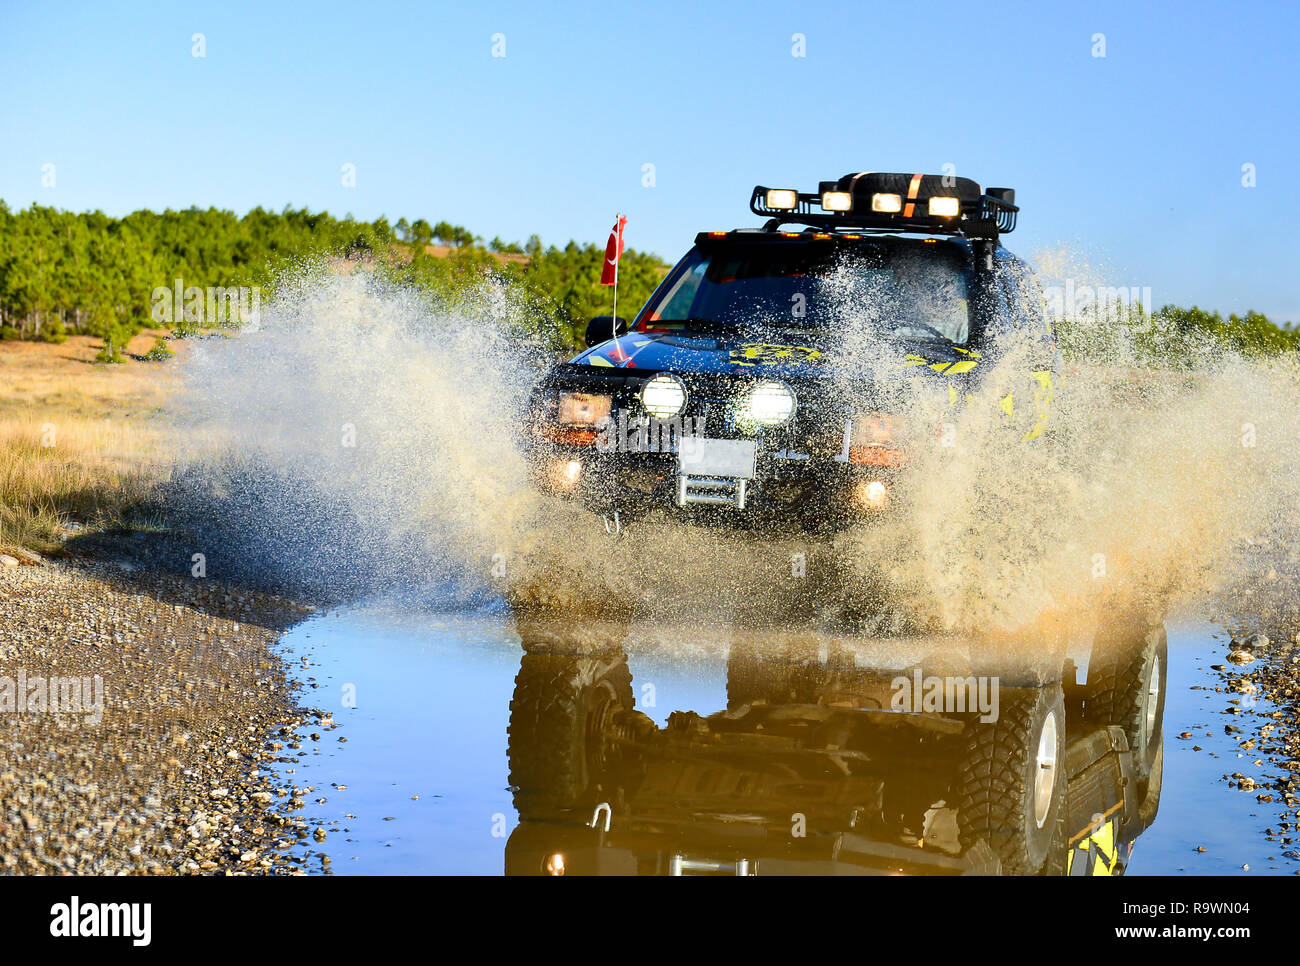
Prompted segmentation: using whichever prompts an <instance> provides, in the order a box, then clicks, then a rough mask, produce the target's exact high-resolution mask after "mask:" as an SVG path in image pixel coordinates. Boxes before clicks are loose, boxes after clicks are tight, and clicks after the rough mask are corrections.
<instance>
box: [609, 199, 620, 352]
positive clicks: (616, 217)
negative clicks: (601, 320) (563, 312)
mask: <svg viewBox="0 0 1300 966" xmlns="http://www.w3.org/2000/svg"><path fill="white" fill-rule="evenodd" d="M622 217H623V215H622V212H617V211H616V212H614V318H613V321H612V322H610V328H612V329H613V330H614V358H616V359H617V358H618V356H619V355H621V354H622V352H623V346H622V344H621V343H620V342H619V341H618V263H619V262H621V261H622V260H623V250H622V249H623V238H622V234H621V233H620V232H619V230H618V220H619V219H620V218H622Z"/></svg>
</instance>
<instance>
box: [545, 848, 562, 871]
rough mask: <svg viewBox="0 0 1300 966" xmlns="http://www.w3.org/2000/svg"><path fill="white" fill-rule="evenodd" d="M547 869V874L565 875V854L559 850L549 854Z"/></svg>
mask: <svg viewBox="0 0 1300 966" xmlns="http://www.w3.org/2000/svg"><path fill="white" fill-rule="evenodd" d="M545 870H546V874H547V875H564V856H563V855H561V854H560V853H559V852H556V853H555V854H554V855H548V856H547V857H546V866H545Z"/></svg>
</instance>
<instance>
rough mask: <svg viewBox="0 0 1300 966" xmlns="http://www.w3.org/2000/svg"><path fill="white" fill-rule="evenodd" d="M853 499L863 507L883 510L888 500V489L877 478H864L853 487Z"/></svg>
mask: <svg viewBox="0 0 1300 966" xmlns="http://www.w3.org/2000/svg"><path fill="white" fill-rule="evenodd" d="M853 501H854V502H855V503H857V504H858V505H859V506H861V507H863V508H865V509H869V510H883V509H884V507H885V504H887V503H888V502H889V490H888V489H887V488H886V487H885V484H884V483H881V482H880V481H879V480H870V481H866V480H864V481H862V482H861V483H859V484H858V485H857V486H856V487H854V489H853Z"/></svg>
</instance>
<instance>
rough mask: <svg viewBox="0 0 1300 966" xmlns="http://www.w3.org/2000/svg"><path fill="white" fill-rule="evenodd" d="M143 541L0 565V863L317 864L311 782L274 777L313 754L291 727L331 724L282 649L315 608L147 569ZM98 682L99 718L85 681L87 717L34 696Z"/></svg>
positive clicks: (139, 866)
mask: <svg viewBox="0 0 1300 966" xmlns="http://www.w3.org/2000/svg"><path fill="white" fill-rule="evenodd" d="M133 551H134V552H127V553H122V554H117V553H110V554H100V555H98V557H97V558H91V559H72V560H62V561H58V562H52V561H44V560H41V559H40V558H33V557H30V556H25V557H24V559H23V560H21V561H17V562H16V563H8V562H6V563H3V564H0V871H4V872H8V873H29V874H30V873H80V874H107V875H112V874H122V873H153V874H166V873H182V874H183V873H211V874H221V873H226V874H294V873H297V872H301V871H303V870H304V868H305V867H307V866H308V865H309V864H310V863H313V862H319V861H320V859H319V857H318V856H317V855H315V854H313V853H312V851H311V845H312V844H313V842H312V835H313V827H312V824H311V823H309V822H308V821H307V820H306V819H305V818H303V817H301V816H300V815H299V814H298V812H299V810H300V809H301V808H302V807H303V802H304V800H305V799H306V798H307V796H308V795H309V794H310V793H311V791H312V789H310V788H298V787H296V786H294V785H293V784H292V781H291V779H285V778H280V779H278V780H277V779H276V777H275V775H274V773H273V768H279V769H280V772H281V774H282V775H292V771H293V769H292V768H291V767H290V768H288V769H285V768H283V766H284V765H285V764H290V765H291V764H292V763H293V762H295V761H296V760H297V756H299V755H301V754H305V753H306V752H305V751H300V750H296V749H299V748H301V744H300V742H299V740H298V739H297V738H296V737H295V735H296V732H297V731H298V729H299V728H301V727H303V726H307V725H310V726H311V729H312V731H313V733H320V732H326V731H330V730H332V729H333V728H334V723H333V721H332V720H331V719H330V718H329V717H328V716H326V715H322V714H321V713H320V712H316V711H310V710H306V709H303V708H300V707H299V706H298V704H297V702H296V700H295V691H296V688H297V685H298V683H299V682H297V681H295V680H294V679H293V677H292V675H291V674H290V673H289V669H288V668H286V666H285V665H284V663H283V662H282V661H281V660H280V658H279V657H277V656H276V655H275V653H274V652H273V650H272V645H273V644H274V642H275V641H276V640H278V638H279V635H280V633H281V631H283V630H284V629H285V628H287V627H289V626H291V625H292V624H294V623H296V622H297V621H299V620H301V619H302V618H303V617H304V616H305V615H306V614H307V613H308V612H309V611H310V610H311V609H312V608H311V607H310V606H309V605H303V604H300V603H296V602H294V601H290V600H287V599H284V598H281V597H277V596H275V595H272V594H267V593H261V592H257V591H252V590H247V589H243V588H239V587H232V586H228V585H223V584H222V583H220V582H217V581H214V580H207V579H195V578H192V577H191V576H190V575H189V574H182V575H175V574H171V575H167V574H159V573H154V572H150V571H149V570H148V568H147V567H146V566H143V565H142V563H141V560H142V559H147V557H148V553H147V552H145V551H143V550H142V549H141V548H139V547H135V548H133ZM96 675H97V676H98V677H99V679H100V680H101V681H102V717H101V716H99V715H97V714H96V712H95V711H94V701H93V693H94V687H93V685H92V687H90V688H87V694H86V696H85V698H84V700H83V703H82V705H81V710H80V711H55V710H52V709H51V708H49V707H48V705H45V706H42V705H41V702H40V700H39V699H38V698H35V697H33V695H34V694H43V693H49V694H57V693H58V692H57V691H56V690H54V689H52V688H50V689H47V688H46V687H45V685H46V682H48V681H49V680H50V679H51V678H59V679H62V680H64V681H67V680H68V679H70V678H74V677H75V678H80V679H82V680H83V681H85V680H87V679H89V680H90V681H92V682H93V680H94V678H95V676H96ZM20 683H21V684H23V685H24V690H26V691H27V692H28V693H27V698H26V701H24V700H23V699H22V695H21V694H20V692H19V687H18V685H19V684H20ZM6 689H7V690H6ZM65 696H66V695H65ZM6 698H7V702H8V703H6ZM24 708H25V710H24ZM309 740H310V739H309ZM322 740H331V738H330V737H329V736H322ZM291 746H292V747H291Z"/></svg>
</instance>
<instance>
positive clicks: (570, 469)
mask: <svg viewBox="0 0 1300 966" xmlns="http://www.w3.org/2000/svg"><path fill="white" fill-rule="evenodd" d="M581 478H582V461H581V460H554V461H553V462H551V463H550V464H549V465H548V466H547V467H546V483H547V485H548V486H549V487H550V488H551V489H552V490H559V491H561V492H565V493H567V492H569V491H571V490H572V489H573V488H574V487H576V486H577V485H578V480H579V479H581Z"/></svg>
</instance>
